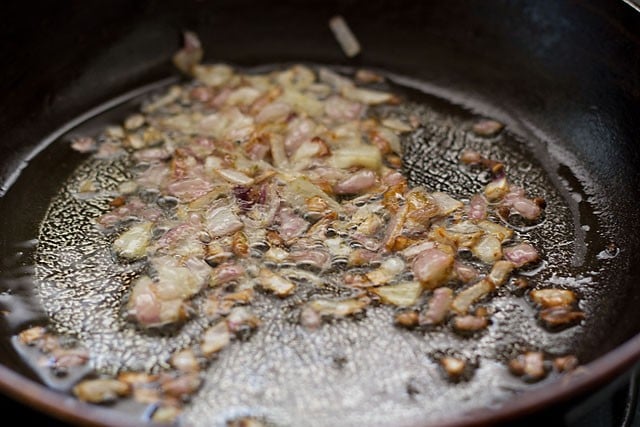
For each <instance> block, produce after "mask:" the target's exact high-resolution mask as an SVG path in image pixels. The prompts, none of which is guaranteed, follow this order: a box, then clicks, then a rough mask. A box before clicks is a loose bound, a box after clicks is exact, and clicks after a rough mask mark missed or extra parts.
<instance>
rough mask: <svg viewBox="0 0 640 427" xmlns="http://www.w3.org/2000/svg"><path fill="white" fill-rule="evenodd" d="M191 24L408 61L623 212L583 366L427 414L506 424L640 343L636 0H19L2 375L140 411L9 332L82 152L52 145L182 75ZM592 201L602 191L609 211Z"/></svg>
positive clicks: (105, 416)
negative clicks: (175, 59)
mask: <svg viewBox="0 0 640 427" xmlns="http://www.w3.org/2000/svg"><path fill="white" fill-rule="evenodd" d="M336 14H341V15H342V16H344V17H345V18H346V19H347V22H348V23H349V25H350V26H351V27H352V29H353V30H354V32H355V33H356V34H357V37H358V39H359V40H360V42H361V45H362V52H361V53H360V54H359V55H358V56H356V57H355V58H347V57H346V56H345V55H344V53H343V52H342V51H341V50H340V49H339V47H338V45H337V43H336V40H335V39H334V38H333V35H332V34H331V32H330V31H329V30H328V27H327V22H328V20H329V18H330V17H331V16H334V15H336ZM184 29H190V30H192V31H195V32H196V33H198V34H199V35H200V37H201V39H202V40H203V44H204V46H205V48H206V52H207V53H206V58H205V59H206V60H215V61H221V62H230V63H233V64H237V65H247V66H249V65H259V64H263V63H279V62H282V63H288V62H297V61H306V62H310V63H321V64H333V65H345V66H352V67H358V66H367V67H373V68H378V69H382V70H388V71H390V72H392V73H397V74H398V75H404V76H410V77H411V78H413V79H415V80H416V81H420V82H423V86H422V87H423V89H424V90H426V91H428V92H430V93H431V94H432V95H435V96H437V97H442V98H444V99H447V100H448V101H451V102H453V103H455V104H457V105H460V106H462V107H464V108H466V109H469V110H470V111H473V112H475V113H478V114H481V115H485V116H491V117H495V118H497V119H499V120H501V121H504V122H505V123H507V125H508V128H509V129H511V130H512V131H513V132H514V133H516V134H519V135H524V136H525V137H526V139H527V140H529V141H533V144H534V145H535V146H536V147H538V150H537V151H536V153H539V154H540V158H541V161H542V162H543V163H545V168H546V169H547V171H548V172H549V174H550V175H552V176H557V177H563V179H564V180H559V181H557V182H559V183H560V184H558V185H559V186H560V187H563V186H564V188H566V189H569V190H572V191H573V194H574V195H575V194H581V197H582V199H581V201H579V202H577V203H576V206H577V210H576V211H575V212H574V214H575V215H576V216H577V217H578V219H579V222H580V223H581V224H583V225H589V226H590V227H596V228H597V227H598V226H599V225H601V222H602V221H606V222H608V223H609V224H613V226H612V227H611V229H610V232H609V234H607V235H606V236H605V235H604V234H603V235H602V236H600V238H599V237H598V233H595V234H594V237H593V239H592V240H590V241H589V242H587V243H588V244H587V245H586V246H587V247H586V248H585V251H586V255H585V256H586V257H587V258H589V257H591V258H593V259H597V257H596V255H597V254H598V253H601V251H602V250H605V249H606V248H607V246H608V245H611V244H613V245H615V248H616V249H615V251H616V253H617V256H616V257H615V258H614V259H612V260H611V262H609V263H608V264H607V271H606V272H603V273H602V277H603V280H602V281H600V282H599V283H598V286H599V292H600V294H601V295H605V296H606V298H602V299H601V300H600V304H599V306H598V307H597V309H595V310H594V311H593V312H591V313H590V315H589V317H588V319H587V321H586V322H585V324H584V325H583V326H582V327H584V329H585V330H586V331H588V333H585V334H582V335H580V340H579V341H576V342H574V343H573V344H574V345H575V347H576V348H575V351H576V352H577V353H579V354H580V358H581V360H583V361H584V363H585V364H584V366H583V369H581V371H580V372H581V373H580V374H579V375H572V376H570V377H567V378H566V379H565V380H564V381H558V382H555V383H552V384H549V385H548V386H547V387H545V388H544V389H537V390H532V391H530V392H527V393H523V394H522V395H520V396H518V398H517V399H514V400H513V401H512V402H509V404H508V405H505V406H501V407H498V408H493V409H491V408H484V409H482V408H481V409H478V410H476V411H474V412H473V414H471V415H469V414H459V413H452V414H451V416H450V417H445V418H444V419H441V420H438V421H437V422H430V423H429V425H442V426H444V425H456V426H472V425H488V424H499V423H505V422H515V421H518V420H523V419H525V417H534V416H535V415H536V414H539V413H542V412H547V413H548V412H550V411H554V410H555V411H557V410H559V409H558V408H559V407H563V405H571V404H572V403H574V402H576V401H579V400H580V399H582V398H584V397H585V396H586V395H588V394H589V393H590V392H593V391H594V390H597V389H598V388H600V387H602V386H604V385H606V384H608V383H610V382H611V381H613V380H614V379H615V378H617V377H618V376H619V375H621V374H623V373H624V372H626V371H627V370H628V369H629V368H630V367H631V366H632V365H633V364H634V363H635V362H636V361H638V360H639V359H640V335H638V332H640V310H638V309H637V307H638V304H639V303H640V288H638V286H637V281H638V278H639V277H640V262H638V261H640V257H639V256H638V253H639V251H640V227H638V223H639V220H640V218H639V210H638V208H637V201H638V200H639V199H640V187H639V186H638V184H639V183H640V179H639V178H640V150H639V149H638V137H639V132H638V127H637V118H638V117H640V12H638V10H637V7H634V5H633V4H632V3H625V2H621V1H596V0H584V1H580V0H574V1H560V0H541V1H536V2H527V1H519V0H516V1H501V0H495V1H492V2H486V1H462V0H447V1H439V0H432V1H427V2H422V1H406V0H405V1H402V0H401V1H382V0H370V1H360V0H349V1H334V0H323V1H315V0H314V1H301V0H300V1H297V0H289V1H279V2H271V1H270V2H258V1H248V0H235V1H225V0H221V1H210V2H207V1H183V2H177V1H175V2H173V1H171V2H154V1H148V2H131V1H120V0H115V1H111V2H73V1H69V2H42V3H41V4H40V3H36V4H34V3H31V2H22V3H12V4H11V5H8V6H7V5H4V7H3V28H2V30H0V31H1V34H2V37H0V58H2V64H3V67H2V68H1V69H0V77H1V78H0V91H1V93H3V97H2V100H0V130H1V135H2V138H1V139H0V150H1V152H2V156H1V160H0V183H1V184H2V194H3V197H2V199H0V205H1V206H0V211H1V215H0V218H1V220H0V221H1V223H0V230H1V233H2V239H1V250H2V252H1V255H2V280H3V290H4V293H3V294H2V295H0V303H2V304H3V310H6V313H5V315H4V317H3V318H2V319H0V325H1V331H2V335H3V336H4V338H3V339H2V341H0V346H1V348H0V362H1V365H0V388H1V389H2V390H3V391H4V392H6V393H7V394H8V395H9V396H11V397H12V398H15V399H18V400H20V401H22V402H25V403H27V404H28V405H30V406H32V407H33V408H34V409H36V410H40V411H43V412H45V413H48V414H51V415H52V416H55V417H57V418H60V419H62V420H65V421H67V422H70V423H74V424H78V425H99V426H116V425H117V426H120V425H123V426H124V425H137V424H138V422H137V420H136V419H133V420H132V419H131V418H130V417H128V416H127V415H125V414H123V413H120V412H117V411H113V410H110V409H109V408H103V407H95V406H92V405H87V404H84V403H81V402H77V401H75V400H73V399H71V398H69V397H68V396H65V395H63V394H60V393H57V392H55V391H53V390H51V389H50V388H48V387H45V386H44V385H42V384H41V382H40V381H39V380H38V378H37V377H36V376H35V375H34V374H33V373H32V372H30V371H29V370H28V369H27V368H26V366H25V365H24V363H23V362H22V360H21V358H20V357H19V356H18V355H17V354H16V352H15V350H14V349H13V346H12V345H11V343H10V340H9V336H10V335H11V334H14V333H16V332H18V331H19V330H20V329H21V328H23V327H25V326H27V325H28V323H29V322H31V321H33V319H34V318H37V317H38V316H44V314H42V313H41V312H40V311H39V308H38V306H37V304H36V303H35V302H34V301H33V300H31V299H29V298H28V295H29V292H30V291H29V286H30V284H31V282H30V278H31V275H30V274H31V270H30V267H29V266H30V263H29V260H28V258H29V254H30V253H31V252H32V250H33V246H34V245H35V243H34V242H33V239H34V237H35V236H36V233H37V227H38V224H39V221H40V220H41V218H42V217H43V215H44V212H45V210H46V209H47V206H48V204H49V201H50V200H51V197H52V196H53V195H54V194H55V193H56V191H57V189H58V188H59V186H60V183H61V180H62V179H63V177H64V176H65V174H68V173H69V172H70V171H71V170H72V168H73V167H74V166H75V165H76V164H77V163H78V162H79V161H80V160H81V158H80V156H79V155H77V154H73V153H70V152H69V151H64V150H62V151H60V150H57V151H56V150H51V149H50V147H51V146H53V145H55V142H56V141H57V140H58V138H59V137H61V136H63V135H64V134H65V133H66V132H68V131H69V130H70V129H73V128H74V126H75V125H77V124H79V123H81V122H83V120H84V119H86V118H88V117H90V116H91V115H92V114H93V113H95V111H94V112H93V113H92V109H94V108H95V107H96V106H100V105H102V106H105V105H106V106H107V107H108V106H109V105H112V104H110V103H113V105H115V104H117V100H118V96H120V95H122V94H126V93H131V91H135V90H136V89H138V88H141V87H145V85H148V84H151V83H154V82H158V81H161V80H162V79H165V78H167V77H171V76H175V74H176V72H175V70H174V68H173V66H172V64H171V63H170V57H171V54H172V53H173V52H174V51H175V50H176V49H177V48H178V47H179V43H180V38H179V35H180V33H181V32H182V31H183V30H184ZM114 99H115V100H116V101H114ZM105 108H106V107H105ZM559 153H568V158H570V159H571V160H570V161H568V162H567V163H569V166H567V165H566V164H564V165H561V164H559V163H558V162H557V161H554V159H556V160H557V158H558V157H559V156H560V154H559ZM43 156H44V157H45V160H46V161H42V160H41V159H42V157H43ZM36 158H38V159H40V160H38V161H37V162H36ZM33 164H37V167H35V168H34V167H33ZM567 168H569V169H571V171H572V174H567V173H566V169H567ZM569 193H570V192H568V193H567V194H569ZM567 197H570V195H568V196H567ZM591 200H594V201H597V202H598V203H599V204H598V206H603V207H604V208H603V209H601V211H600V212H598V213H597V214H598V215H595V214H594V212H592V205H591V204H590V201H591ZM590 209H591V210H590ZM12 292H17V293H23V294H24V295H25V298H23V299H19V298H18V300H19V301H22V304H15V303H14V304H12V305H10V304H8V302H7V301H8V300H9V298H8V296H7V295H8V294H10V293H12ZM14 300H15V299H14ZM12 301H13V300H12ZM7 313H8V314H7ZM415 424H418V425H419V424H425V423H424V422H422V423H421V421H420V420H415Z"/></svg>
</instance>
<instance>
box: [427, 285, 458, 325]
mask: <svg viewBox="0 0 640 427" xmlns="http://www.w3.org/2000/svg"><path fill="white" fill-rule="evenodd" d="M452 302H453V291H452V290H451V289H450V288H446V287H442V288H437V289H434V290H433V295H432V296H431V298H430V299H429V308H428V309H427V311H426V312H425V313H424V314H423V315H422V316H421V317H420V324H424V325H438V324H440V323H442V322H444V320H445V318H446V317H447V314H449V310H450V308H451V303H452Z"/></svg>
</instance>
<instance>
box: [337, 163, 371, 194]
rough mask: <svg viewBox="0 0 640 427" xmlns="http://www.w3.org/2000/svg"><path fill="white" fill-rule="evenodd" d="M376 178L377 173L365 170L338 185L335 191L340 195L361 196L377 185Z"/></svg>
mask: <svg viewBox="0 0 640 427" xmlns="http://www.w3.org/2000/svg"><path fill="white" fill-rule="evenodd" d="M376 177H377V176H376V174H375V172H373V171H370V170H367V169H363V170H361V171H358V172H356V173H355V174H353V175H351V176H350V177H348V178H346V179H345V180H343V181H341V182H339V183H337V184H336V185H335V186H334V187H333V191H334V193H335V194H340V195H344V194H361V193H363V192H365V191H366V190H368V189H369V188H371V187H373V186H374V185H375V183H376Z"/></svg>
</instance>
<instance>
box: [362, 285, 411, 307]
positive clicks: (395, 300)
mask: <svg viewBox="0 0 640 427" xmlns="http://www.w3.org/2000/svg"><path fill="white" fill-rule="evenodd" d="M371 292H373V293H374V294H376V295H378V296H379V297H380V299H381V300H382V302H383V303H385V304H391V305H395V306H398V307H408V306H411V305H415V304H416V303H417V302H418V300H419V299H420V295H421V294H422V285H421V284H420V282H401V283H398V284H396V285H388V286H380V287H377V288H371Z"/></svg>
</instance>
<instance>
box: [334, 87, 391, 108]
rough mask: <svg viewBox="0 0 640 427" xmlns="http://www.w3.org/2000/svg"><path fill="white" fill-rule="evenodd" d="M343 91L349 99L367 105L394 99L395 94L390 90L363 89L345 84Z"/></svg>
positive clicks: (343, 94)
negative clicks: (389, 91)
mask: <svg viewBox="0 0 640 427" xmlns="http://www.w3.org/2000/svg"><path fill="white" fill-rule="evenodd" d="M341 93H342V96H344V97H345V98H347V99H350V100H352V101H356V102H360V103H362V104H366V105H378V104H384V103H386V102H389V101H391V100H393V99H394V97H393V95H392V94H390V93H388V92H381V91H378V90H371V89H362V88H359V87H355V86H345V87H343V88H342V90H341Z"/></svg>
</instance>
